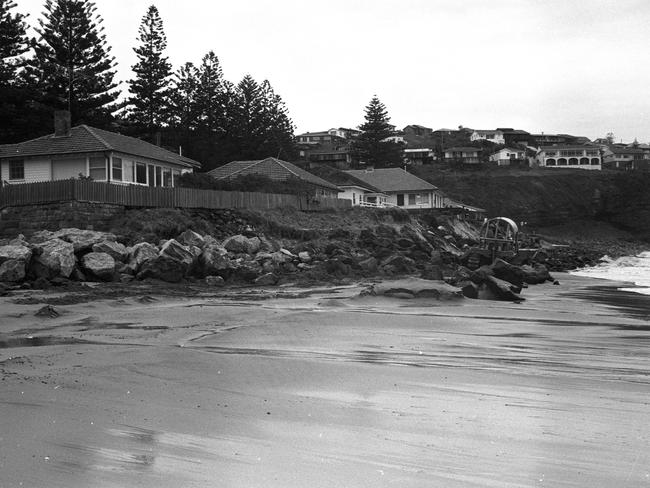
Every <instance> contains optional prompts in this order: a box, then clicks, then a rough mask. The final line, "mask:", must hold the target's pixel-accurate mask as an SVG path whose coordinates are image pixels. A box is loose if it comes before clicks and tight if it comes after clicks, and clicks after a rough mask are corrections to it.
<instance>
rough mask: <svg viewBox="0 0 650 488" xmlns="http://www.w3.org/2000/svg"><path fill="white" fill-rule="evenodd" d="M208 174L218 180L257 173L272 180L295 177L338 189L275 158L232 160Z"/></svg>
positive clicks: (293, 165) (307, 172)
mask: <svg viewBox="0 0 650 488" xmlns="http://www.w3.org/2000/svg"><path fill="white" fill-rule="evenodd" d="M208 174H209V175H210V176H212V177H213V178H216V179H218V180H221V179H224V178H233V177H237V176H243V175H249V174H259V175H264V176H268V177H269V178H271V179H272V180H286V179H287V178H289V177H292V176H293V177H296V178H299V179H301V180H303V181H306V182H307V183H311V184H312V185H316V186H321V187H324V188H329V189H330V190H338V187H337V186H336V185H333V184H332V183H330V182H328V181H325V180H324V179H322V178H319V177H318V176H316V175H313V174H311V173H310V172H309V171H305V170H304V169H302V168H299V167H298V166H296V165H295V164H291V163H288V162H287V161H282V160H281V159H276V158H266V159H260V160H255V161H232V162H230V163H228V164H224V165H223V166H219V167H218V168H215V169H213V170H212V171H208Z"/></svg>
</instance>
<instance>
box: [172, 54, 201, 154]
mask: <svg viewBox="0 0 650 488" xmlns="http://www.w3.org/2000/svg"><path fill="white" fill-rule="evenodd" d="M197 94H198V73H197V69H196V67H195V66H194V64H192V63H185V64H184V65H183V66H181V67H180V68H179V69H178V71H177V72H176V73H174V75H173V79H172V87H171V88H170V90H169V132H170V134H169V137H168V139H169V138H171V137H174V136H175V139H174V142H175V145H177V146H180V147H181V148H183V150H184V154H186V155H187V156H189V157H192V158H197V159H198V155H197V154H196V153H195V152H196V148H195V144H194V143H193V142H194V135H195V132H196V127H197V118H198V111H197V102H196V98H197ZM198 160H199V161H201V159H198Z"/></svg>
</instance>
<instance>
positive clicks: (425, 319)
mask: <svg viewBox="0 0 650 488" xmlns="http://www.w3.org/2000/svg"><path fill="white" fill-rule="evenodd" d="M560 281H561V282H562V285H561V286H553V285H551V284H548V285H539V286H535V287H531V288H529V289H528V290H525V292H524V296H526V298H527V300H526V302H524V303H522V304H513V303H503V302H485V301H472V300H464V301H461V302H460V303H459V302H432V301H419V300H410V301H409V300H397V299H387V298H373V297H365V298H358V297H355V295H356V293H357V292H358V289H357V288H355V287H349V288H333V289H330V290H321V291H318V292H315V293H313V294H311V295H310V296H308V297H302V298H296V297H295V295H292V294H291V293H290V290H288V289H285V290H283V291H282V292H281V293H278V290H277V289H276V290H274V291H273V292H272V293H269V294H267V295H265V294H263V293H259V292H257V291H255V292H251V293H249V294H247V293H244V292H241V293H239V294H231V295H230V296H228V297H223V296H222V297H214V296H187V294H186V293H183V292H182V291H181V290H179V293H178V295H177V296H174V297H169V296H164V297H163V296H157V297H156V299H155V300H148V299H146V298H145V299H142V294H141V292H140V290H137V289H135V290H134V291H133V293H135V294H134V295H133V296H128V295H127V296H125V297H123V298H112V299H108V300H104V301H91V302H88V303H78V304H68V305H57V309H59V310H60V311H62V312H64V313H63V314H62V315H61V316H59V317H55V318H43V317H35V316H34V312H35V311H36V310H38V309H39V308H40V307H41V306H42V303H41V304H39V303H28V304H22V305H19V304H16V303H14V302H13V301H12V300H13V298H15V297H4V298H0V376H1V377H2V381H1V382H0V486H1V487H3V488H4V487H14V486H24V487H66V488H74V487H94V486H98V487H132V486H133V487H135V486H138V487H156V488H160V487H195V486H200V487H204V486H205V487H208V486H209V487H212V486H215V487H216V486H218V487H283V488H287V487H289V488H290V487H301V488H302V487H310V488H316V487H339V486H340V487H366V486H368V487H384V486H395V487H425V486H426V487H428V486H440V487H532V486H551V487H619V488H622V487H639V486H649V485H650V450H649V449H648V447H649V446H650V427H649V426H648V421H649V419H650V405H649V402H650V386H649V379H650V378H649V376H648V375H649V373H650V361H649V358H650V354H649V352H648V346H649V344H650V324H649V322H648V308H647V304H648V302H647V301H646V302H639V301H637V302H636V304H635V305H634V306H633V307H628V306H627V305H629V303H631V302H629V301H626V300H625V297H626V295H620V294H619V295H616V296H617V297H621V300H622V301H621V300H619V301H618V302H612V303H605V302H609V299H610V298H611V297H612V294H613V292H612V291H611V290H606V289H605V290H601V291H597V290H596V291H594V290H589V289H586V288H585V287H586V286H587V285H594V284H600V285H602V284H606V283H607V282H602V281H600V282H599V281H596V280H587V279H585V278H577V277H571V276H561V277H560ZM124 293H126V294H128V293H129V289H126V290H124ZM39 296H41V295H38V294H34V297H36V298H38V297H39ZM255 297H257V299H254V298H255ZM262 297H265V298H266V299H262ZM42 298H43V300H44V302H47V300H48V299H49V300H50V301H51V299H52V296H51V295H42ZM648 298H650V297H648ZM643 299H645V298H643ZM37 301H38V300H32V302H37ZM644 314H645V315H644Z"/></svg>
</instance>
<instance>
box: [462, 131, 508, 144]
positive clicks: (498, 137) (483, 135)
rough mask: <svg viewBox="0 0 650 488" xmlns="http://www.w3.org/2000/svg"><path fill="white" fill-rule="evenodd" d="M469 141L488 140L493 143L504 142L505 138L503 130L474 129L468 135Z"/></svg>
mask: <svg viewBox="0 0 650 488" xmlns="http://www.w3.org/2000/svg"><path fill="white" fill-rule="evenodd" d="M469 139H470V141H489V142H493V143H494V144H505V143H506V139H505V136H504V134H503V131H501V130H499V129H496V130H475V131H474V132H472V135H471V136H470V138H469Z"/></svg>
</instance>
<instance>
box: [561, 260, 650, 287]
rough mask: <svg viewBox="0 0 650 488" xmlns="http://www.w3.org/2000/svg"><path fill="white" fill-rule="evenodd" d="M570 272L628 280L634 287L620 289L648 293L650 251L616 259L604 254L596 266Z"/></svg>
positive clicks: (649, 284)
mask: <svg viewBox="0 0 650 488" xmlns="http://www.w3.org/2000/svg"><path fill="white" fill-rule="evenodd" d="M571 274H574V275H578V276H589V277H591V278H602V279H606V280H614V281H628V282H631V283H634V284H635V285H636V287H635V288H622V290H625V291H632V292H635V293H642V294H644V295H650V251H647V252H642V253H641V254H639V255H637V256H624V257H622V258H617V259H612V258H610V257H608V256H605V257H603V259H602V260H601V262H600V263H599V264H598V265H597V266H593V267H590V268H582V269H579V270H577V271H571Z"/></svg>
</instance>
